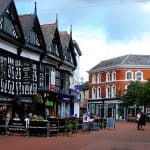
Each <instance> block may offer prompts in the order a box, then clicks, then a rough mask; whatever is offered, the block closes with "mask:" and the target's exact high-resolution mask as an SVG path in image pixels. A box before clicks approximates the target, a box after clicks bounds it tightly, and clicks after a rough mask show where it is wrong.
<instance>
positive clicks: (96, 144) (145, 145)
mask: <svg viewBox="0 0 150 150" xmlns="http://www.w3.org/2000/svg"><path fill="white" fill-rule="evenodd" d="M144 128H145V130H144V131H138V130H136V123H127V122H117V123H116V129H115V130H107V129H102V130H100V131H91V132H90V133H76V134H72V135H70V136H68V135H63V136H62V135H61V136H55V137H28V136H16V135H13V136H0V149H1V150H149V149H150V123H147V125H146V126H145V127H144Z"/></svg>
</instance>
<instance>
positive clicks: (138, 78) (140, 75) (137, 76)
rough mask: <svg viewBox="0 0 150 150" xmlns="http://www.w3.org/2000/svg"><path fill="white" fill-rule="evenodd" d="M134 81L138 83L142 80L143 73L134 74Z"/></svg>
mask: <svg viewBox="0 0 150 150" xmlns="http://www.w3.org/2000/svg"><path fill="white" fill-rule="evenodd" d="M135 79H136V80H138V81H141V80H143V72H141V71H138V72H135Z"/></svg>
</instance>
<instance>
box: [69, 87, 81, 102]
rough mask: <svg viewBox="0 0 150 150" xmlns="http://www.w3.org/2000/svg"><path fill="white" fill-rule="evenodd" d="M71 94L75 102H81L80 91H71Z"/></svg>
mask: <svg viewBox="0 0 150 150" xmlns="http://www.w3.org/2000/svg"><path fill="white" fill-rule="evenodd" d="M70 94H71V95H73V97H74V100H76V101H78V100H80V93H79V92H78V91H76V90H73V89H70Z"/></svg>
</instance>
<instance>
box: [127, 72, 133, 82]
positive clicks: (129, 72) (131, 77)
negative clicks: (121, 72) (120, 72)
mask: <svg viewBox="0 0 150 150" xmlns="http://www.w3.org/2000/svg"><path fill="white" fill-rule="evenodd" d="M128 73H131V78H130V79H128ZM126 80H133V72H132V71H130V70H129V71H126Z"/></svg>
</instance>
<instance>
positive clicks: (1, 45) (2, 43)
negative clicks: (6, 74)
mask: <svg viewBox="0 0 150 150" xmlns="http://www.w3.org/2000/svg"><path fill="white" fill-rule="evenodd" d="M0 48H1V49H3V50H6V51H8V52H10V53H13V54H17V47H16V46H15V45H13V44H10V43H8V42H5V41H3V40H0Z"/></svg>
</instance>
